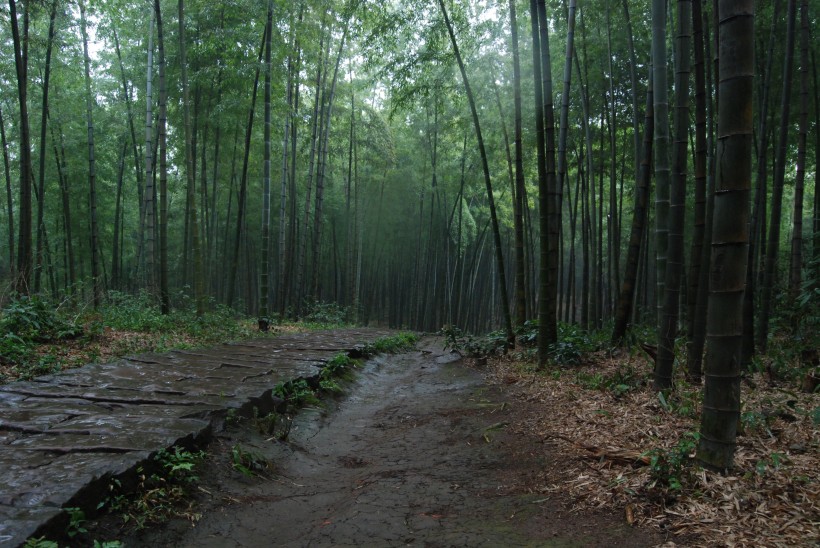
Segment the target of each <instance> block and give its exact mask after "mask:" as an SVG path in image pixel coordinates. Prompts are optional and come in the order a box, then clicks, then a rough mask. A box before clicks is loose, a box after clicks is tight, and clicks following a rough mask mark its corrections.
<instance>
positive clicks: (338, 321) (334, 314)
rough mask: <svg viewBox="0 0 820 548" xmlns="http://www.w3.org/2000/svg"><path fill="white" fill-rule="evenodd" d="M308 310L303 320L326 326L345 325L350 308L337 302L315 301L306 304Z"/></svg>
mask: <svg viewBox="0 0 820 548" xmlns="http://www.w3.org/2000/svg"><path fill="white" fill-rule="evenodd" d="M306 310H307V311H306V312H305V315H304V316H303V318H302V321H304V322H306V323H313V324H319V325H325V326H332V325H344V324H345V323H346V318H347V317H348V310H347V309H346V308H344V307H342V306H339V305H338V304H337V303H322V302H318V301H314V302H311V303H308V304H307V305H306Z"/></svg>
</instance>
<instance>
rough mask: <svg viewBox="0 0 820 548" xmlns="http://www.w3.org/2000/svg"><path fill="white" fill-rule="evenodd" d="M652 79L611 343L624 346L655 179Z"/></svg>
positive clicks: (647, 97) (648, 90)
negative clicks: (627, 246) (630, 227)
mask: <svg viewBox="0 0 820 548" xmlns="http://www.w3.org/2000/svg"><path fill="white" fill-rule="evenodd" d="M652 95H653V85H652V78H651V77H650V79H649V86H648V87H647V90H646V118H645V121H644V135H643V154H642V155H641V173H640V177H639V178H638V180H637V182H636V185H635V210H634V212H633V213H632V231H631V232H630V234H629V248H628V249H627V254H626V271H625V272H624V279H623V282H622V283H621V291H620V294H619V296H618V304H617V308H616V310H615V327H614V328H613V330H612V338H611V341H612V344H613V345H620V344H621V343H623V340H624V337H625V335H626V331H627V329H628V328H629V322H630V320H631V318H632V307H633V303H634V301H635V285H636V282H637V278H638V265H639V259H640V255H641V247H643V246H644V245H645V243H644V241H643V239H644V233H645V232H646V220H647V218H648V216H649V208H648V205H649V181H650V178H651V177H652V175H651V170H652V140H653V138H654V133H655V113H654V112H653V110H652V106H653V101H654V97H653V96H652Z"/></svg>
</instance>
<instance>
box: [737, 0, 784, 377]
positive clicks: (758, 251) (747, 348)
mask: <svg viewBox="0 0 820 548" xmlns="http://www.w3.org/2000/svg"><path fill="white" fill-rule="evenodd" d="M781 4H782V2H781V0H775V1H774V6H773V11H772V24H771V29H770V30H769V47H768V53H767V55H766V68H765V69H764V70H763V85H762V89H761V93H760V97H761V98H760V101H759V102H760V107H759V110H760V114H759V119H758V125H757V135H758V138H759V139H760V142H759V144H758V150H757V180H756V181H755V198H754V204H753V209H752V218H751V220H750V223H749V258H748V263H749V267H748V268H747V269H746V293H745V295H744V301H743V352H742V354H741V363H742V365H743V367H744V368H748V367H749V366H750V365H751V363H752V356H754V353H755V340H754V337H755V332H754V329H755V313H754V310H755V299H756V297H757V287H756V286H757V276H756V275H755V274H756V270H757V266H756V265H757V263H758V258H759V257H760V256H762V255H763V253H764V252H765V251H764V249H763V246H762V245H758V244H759V243H763V242H765V234H766V180H767V178H768V176H769V170H768V165H767V162H768V158H769V135H770V131H769V121H770V117H769V103H770V101H769V95H770V93H771V81H772V73H773V72H774V71H773V70H772V63H773V61H774V46H775V38H776V36H777V33H776V29H777V25H776V23H777V19H778V18H777V17H776V16H775V15H777V14H779V13H780V6H781Z"/></svg>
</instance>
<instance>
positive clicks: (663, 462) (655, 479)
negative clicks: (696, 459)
mask: <svg viewBox="0 0 820 548" xmlns="http://www.w3.org/2000/svg"><path fill="white" fill-rule="evenodd" d="M699 437H700V435H699V434H698V433H697V432H686V433H684V434H683V437H682V438H681V440H680V441H679V442H678V444H677V445H675V446H673V447H671V448H669V449H661V448H657V449H652V450H650V451H647V452H646V453H645V455H647V456H648V457H649V470H650V476H651V478H652V484H651V485H650V487H660V488H662V489H664V490H666V489H668V490H670V491H680V490H681V489H682V488H683V483H684V481H685V475H686V472H687V465H688V464H689V462H690V461H691V459H692V457H693V456H694V453H695V450H696V449H697V445H698V439H699Z"/></svg>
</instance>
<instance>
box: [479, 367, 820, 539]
mask: <svg viewBox="0 0 820 548" xmlns="http://www.w3.org/2000/svg"><path fill="white" fill-rule="evenodd" d="M770 369H771V368H770ZM651 372H652V366H651V362H650V361H649V359H648V357H647V356H645V355H644V354H643V353H641V352H640V351H637V352H636V353H634V354H629V353H627V352H625V351H618V352H617V353H614V354H613V353H611V352H606V351H598V352H594V353H592V354H588V355H586V356H585V359H584V360H583V361H582V363H581V364H579V365H576V366H573V367H571V368H562V369H551V370H549V371H547V372H546V373H539V372H536V371H535V370H534V367H533V366H532V365H531V364H529V365H528V364H525V363H522V362H520V361H516V360H514V359H508V358H502V359H496V360H490V363H489V365H488V366H487V368H486V374H487V376H488V377H489V378H490V379H491V382H492V383H493V384H494V385H497V386H504V385H508V386H515V387H516V390H515V394H516V400H517V402H516V403H517V407H518V410H519V412H517V413H515V414H514V416H513V418H512V421H511V422H510V426H509V430H510V432H513V433H516V434H517V435H522V436H523V435H526V436H529V437H534V438H536V439H539V440H542V441H543V443H545V444H547V443H550V444H555V449H556V451H557V452H559V453H560V454H561V455H562V456H563V465H562V466H561V468H560V470H556V469H555V468H544V469H543V470H541V471H540V472H539V473H538V474H537V475H536V477H534V478H532V480H531V482H530V488H531V489H532V490H533V491H535V492H539V493H545V494H553V493H561V494H562V496H564V497H567V498H568V499H570V500H572V501H573V503H572V508H573V510H575V511H582V512H583V511H588V510H589V509H596V508H606V509H608V510H609V511H611V512H617V513H619V514H620V516H621V519H622V520H623V521H624V522H627V523H630V524H632V525H634V526H636V527H639V528H641V529H649V530H654V531H656V532H658V533H661V532H662V533H664V534H666V535H668V538H669V540H670V541H671V542H674V543H678V544H680V545H690V543H691V544H692V545H697V546H749V547H759V546H818V545H820V393H818V392H817V391H815V393H813V394H809V393H805V392H802V391H801V390H800V389H799V387H797V386H795V383H794V382H793V381H792V382H789V381H786V380H785V379H777V378H772V377H771V376H770V375H768V374H750V375H748V376H747V377H745V378H744V382H743V387H742V414H741V421H740V423H739V425H738V430H739V432H738V448H737V453H736V456H735V467H734V469H733V470H732V471H731V473H730V474H728V475H722V474H719V473H714V472H711V471H707V470H704V469H702V468H700V467H697V466H696V465H695V462H694V456H695V449H696V447H697V431H698V429H699V420H700V393H701V388H702V387H701V386H692V385H690V384H688V383H687V382H686V380H685V378H684V377H683V375H682V374H679V375H678V378H677V379H676V390H675V392H673V393H672V394H671V395H670V396H669V397H668V398H664V397H662V396H660V395H659V394H658V393H657V392H654V391H653V390H652V389H651Z"/></svg>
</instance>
